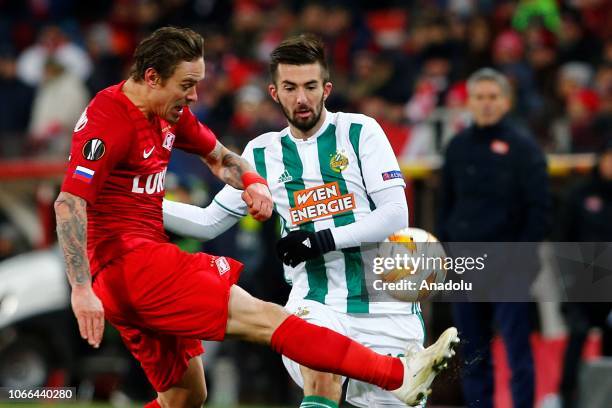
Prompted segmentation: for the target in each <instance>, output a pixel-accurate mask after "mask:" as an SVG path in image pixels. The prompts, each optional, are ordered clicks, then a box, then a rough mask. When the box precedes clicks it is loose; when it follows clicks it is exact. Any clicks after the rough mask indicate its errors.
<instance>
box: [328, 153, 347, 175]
mask: <svg viewBox="0 0 612 408" xmlns="http://www.w3.org/2000/svg"><path fill="white" fill-rule="evenodd" d="M348 165H349V160H348V156H347V155H346V152H344V151H336V153H335V154H332V155H331V160H330V161H329V167H331V169H332V170H333V171H335V172H336V173H340V172H341V171H343V170H344V169H346V168H347V167H348Z"/></svg>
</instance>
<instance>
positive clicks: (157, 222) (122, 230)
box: [62, 81, 217, 276]
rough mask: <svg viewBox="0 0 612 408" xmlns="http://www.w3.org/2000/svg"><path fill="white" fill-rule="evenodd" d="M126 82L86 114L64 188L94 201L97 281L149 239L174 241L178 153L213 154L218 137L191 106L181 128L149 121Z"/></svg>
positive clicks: (90, 238)
mask: <svg viewBox="0 0 612 408" xmlns="http://www.w3.org/2000/svg"><path fill="white" fill-rule="evenodd" d="M124 82H125V81H124ZM124 82H121V83H120V84H118V85H114V86H111V87H109V88H106V89H104V90H103V91H101V92H99V93H98V94H97V95H96V97H95V98H93V100H92V101H91V102H90V104H89V106H88V107H87V109H85V111H84V112H83V114H82V115H81V118H80V119H79V121H78V122H77V124H76V126H75V129H74V135H73V139H72V148H71V153H70V159H69V164H68V169H67V171H66V175H65V177H64V183H63V184H62V191H65V192H68V193H71V194H74V195H76V196H79V197H81V198H83V199H85V200H86V201H87V252H88V256H89V262H90V265H91V273H92V276H93V275H95V274H96V273H97V272H99V271H100V269H102V268H103V267H104V266H105V265H106V264H108V263H109V262H111V261H112V260H114V259H117V258H119V257H121V256H122V255H124V254H125V253H126V252H128V251H130V250H132V249H134V248H135V247H137V246H138V245H140V244H142V243H144V242H167V241H168V237H167V236H166V234H165V232H164V223H163V214H162V199H163V197H164V179H165V175H166V168H167V166H168V161H169V160H170V153H171V151H172V148H173V147H174V146H176V147H178V148H180V149H182V150H185V151H188V152H190V153H195V154H198V155H200V156H206V155H207V154H208V153H210V152H211V151H212V149H213V148H214V146H215V143H216V140H217V139H216V137H215V135H214V134H213V133H212V132H211V130H210V129H208V128H207V127H206V126H204V125H202V124H201V123H200V122H199V121H198V120H197V119H196V117H195V116H194V115H193V113H192V112H191V111H190V110H189V108H187V107H185V108H184V109H183V113H182V115H181V118H180V119H179V121H178V122H177V123H176V124H174V125H172V124H169V123H168V122H166V121H165V120H163V119H160V118H158V117H155V119H154V120H152V121H149V120H147V118H146V117H145V116H144V115H143V113H142V112H141V111H140V110H139V109H138V108H136V106H135V105H134V104H133V103H132V102H131V101H130V100H129V99H128V98H127V97H126V96H125V94H124V93H123V92H122V91H121V88H122V86H123V83H124Z"/></svg>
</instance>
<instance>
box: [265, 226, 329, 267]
mask: <svg viewBox="0 0 612 408" xmlns="http://www.w3.org/2000/svg"><path fill="white" fill-rule="evenodd" d="M334 249H336V243H335V242H334V236H333V235H332V233H331V230H330V229H329V228H327V229H324V230H322V231H317V232H311V231H305V230H299V231H291V232H290V233H289V234H287V236H285V237H284V238H281V239H280V240H279V241H278V243H277V244H276V253H277V254H278V257H279V258H280V259H281V261H283V263H284V264H285V265H290V266H292V267H294V266H296V265H297V264H299V263H302V262H304V261H306V260H308V259H313V258H318V257H320V256H321V255H323V254H324V253H326V252H329V251H333V250H334Z"/></svg>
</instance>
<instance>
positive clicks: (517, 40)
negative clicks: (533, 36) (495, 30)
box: [493, 30, 542, 119]
mask: <svg viewBox="0 0 612 408" xmlns="http://www.w3.org/2000/svg"><path fill="white" fill-rule="evenodd" d="M524 53H525V45H524V43H523V39H522V38H521V36H520V35H519V34H518V33H517V32H515V31H510V30H509V31H504V32H502V33H501V34H500V35H499V36H497V38H496V39H495V43H494V44H493V62H494V64H495V66H496V68H498V69H499V70H500V71H501V72H502V73H503V74H505V75H506V76H507V77H508V79H509V80H510V83H511V84H512V86H513V88H514V90H515V95H514V102H515V103H514V107H515V111H516V112H517V113H518V114H519V115H520V116H521V117H527V119H529V118H530V116H531V115H535V114H537V113H539V111H540V109H542V99H541V97H540V95H539V94H538V92H537V88H536V86H535V82H534V76H533V69H532V68H531V67H530V66H529V65H528V64H527V62H526V61H525V60H524Z"/></svg>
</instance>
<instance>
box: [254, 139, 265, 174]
mask: <svg viewBox="0 0 612 408" xmlns="http://www.w3.org/2000/svg"><path fill="white" fill-rule="evenodd" d="M265 149H266V148H265V147H255V148H254V149H253V159H254V161H255V170H257V172H258V173H259V175H260V176H261V177H263V178H265V179H266V180H267V179H268V171H267V169H266V154H265Z"/></svg>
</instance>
